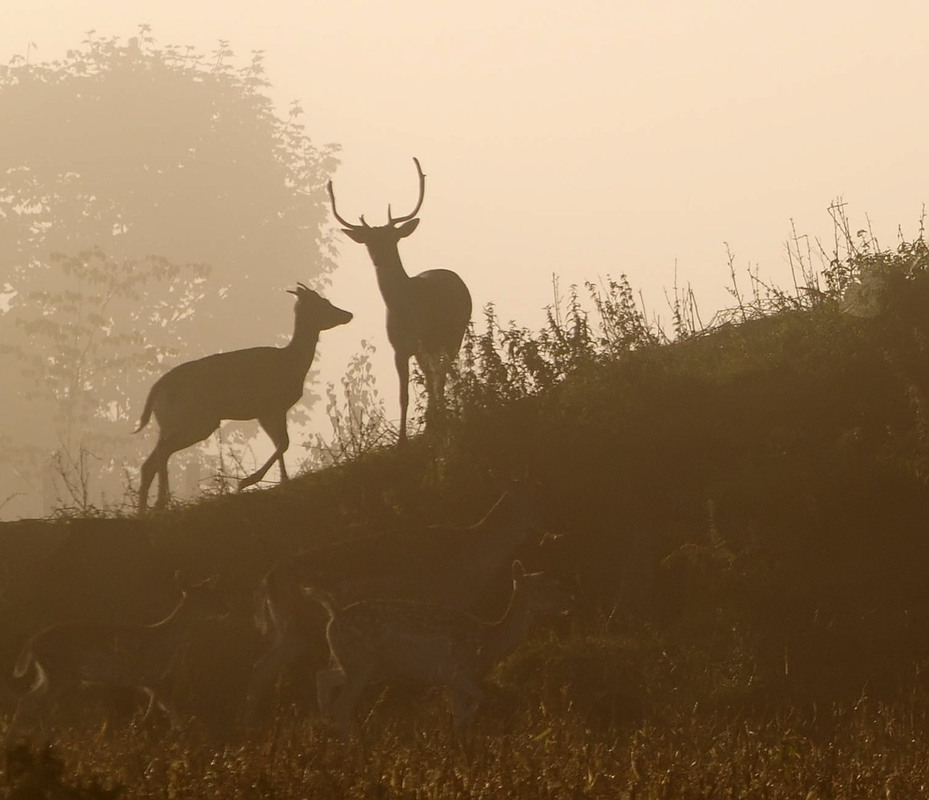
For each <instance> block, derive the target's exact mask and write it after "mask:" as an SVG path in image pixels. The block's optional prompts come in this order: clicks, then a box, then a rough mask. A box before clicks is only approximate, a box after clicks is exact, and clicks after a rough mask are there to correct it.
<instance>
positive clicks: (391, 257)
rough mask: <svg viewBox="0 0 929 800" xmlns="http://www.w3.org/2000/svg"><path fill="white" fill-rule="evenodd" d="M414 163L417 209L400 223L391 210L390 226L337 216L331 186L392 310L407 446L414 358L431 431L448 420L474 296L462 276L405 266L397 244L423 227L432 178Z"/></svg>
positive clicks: (390, 333) (392, 338)
mask: <svg viewBox="0 0 929 800" xmlns="http://www.w3.org/2000/svg"><path fill="white" fill-rule="evenodd" d="M413 161H414V162H415V163H416V171H417V172H418V173H419V200H418V202H417V203H416V208H414V209H413V211H412V212H411V213H410V214H406V215H404V216H402V217H397V218H394V217H393V216H392V214H391V211H390V206H388V207H387V224H386V225H374V226H372V225H369V224H368V223H367V222H365V218H364V215H362V216H361V218H360V219H361V224H360V225H356V224H353V223H351V222H348V221H346V220H345V219H343V218H342V217H341V216H340V215H339V212H338V211H336V207H335V194H334V193H333V191H332V181H329V199H330V201H331V203H332V214H333V216H334V217H335V218H336V219H337V220H338V221H339V223H340V224H342V225H343V226H344V228H343V233H345V234H346V236H348V237H349V238H350V239H352V241H355V242H358V243H359V244H363V245H364V246H365V247H367V248H368V255H369V256H370V257H371V261H372V262H373V263H374V271H375V273H376V274H377V285H378V288H379V289H380V290H381V296H382V297H383V298H384V303H385V305H386V306H387V338H388V340H389V341H390V344H391V346H392V347H393V349H394V364H395V365H396V368H397V375H398V377H399V379H400V441H401V442H403V441H405V440H406V417H407V407H408V405H409V399H410V395H409V391H410V389H409V383H410V357H411V356H415V357H416V363H417V364H419V368H420V369H421V370H422V371H423V376H424V377H425V379H426V425H427V428H428V427H430V426H431V425H433V424H436V423H440V422H441V420H442V418H443V417H444V413H445V380H446V377H447V374H448V370H449V368H450V367H451V365H452V362H454V360H455V358H456V357H457V356H458V350H459V349H460V348H461V340H462V338H463V337H464V333H465V330H466V329H467V327H468V323H469V322H470V320H471V294H470V292H468V287H467V286H465V284H464V281H462V280H461V278H460V277H458V275H457V274H456V273H454V272H452V271H451V270H447V269H430V270H426V271H425V272H420V273H419V274H418V275H413V276H410V275H407V273H406V270H405V269H404V268H403V263H402V262H401V261H400V254H399V252H398V251H397V244H398V243H399V241H400V240H401V239H403V238H404V237H406V236H409V235H410V234H411V233H413V231H415V230H416V226H417V225H419V220H418V219H415V217H416V214H417V213H418V212H419V209H420V206H422V204H423V197H424V196H425V191H426V176H425V175H424V174H423V171H422V168H421V167H420V165H419V160H418V159H416V158H414V159H413Z"/></svg>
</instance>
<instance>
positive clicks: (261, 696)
mask: <svg viewBox="0 0 929 800" xmlns="http://www.w3.org/2000/svg"><path fill="white" fill-rule="evenodd" d="M306 645H307V643H306V640H305V639H304V638H303V637H302V636H295V635H293V634H285V635H284V636H282V637H281V638H280V639H279V640H278V641H277V642H275V644H274V646H273V647H272V648H271V649H270V650H269V651H268V652H267V653H265V655H263V656H262V657H261V658H259V659H258V661H256V662H255V666H254V667H252V677H251V680H250V681H249V686H248V695H247V697H246V700H245V724H246V725H252V724H254V723H255V721H256V720H257V718H258V712H259V710H260V709H261V707H262V706H263V705H264V704H265V701H266V699H267V697H268V695H269V694H270V693H271V691H272V690H273V689H274V686H275V684H276V683H277V681H278V680H279V679H280V677H281V675H282V674H283V672H284V670H285V669H286V668H287V667H289V666H290V665H291V664H293V663H294V662H295V661H296V660H297V659H299V658H300V657H301V656H302V655H303V654H304V653H305V652H306V649H307V646H306Z"/></svg>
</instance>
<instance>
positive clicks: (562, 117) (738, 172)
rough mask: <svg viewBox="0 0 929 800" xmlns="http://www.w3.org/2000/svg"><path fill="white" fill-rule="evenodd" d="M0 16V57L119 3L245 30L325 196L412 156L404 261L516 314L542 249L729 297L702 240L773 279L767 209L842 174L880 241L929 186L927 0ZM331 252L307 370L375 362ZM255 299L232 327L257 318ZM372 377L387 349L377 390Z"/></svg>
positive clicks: (911, 229) (367, 199) (373, 307)
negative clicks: (328, 309) (329, 321)
mask: <svg viewBox="0 0 929 800" xmlns="http://www.w3.org/2000/svg"><path fill="white" fill-rule="evenodd" d="M0 19H2V22H3V24H2V25H0V59H3V60H8V59H9V58H10V57H11V56H13V55H15V54H23V53H25V51H26V48H27V46H28V45H29V44H30V43H34V44H35V49H33V50H32V53H31V56H30V57H31V58H32V59H33V60H48V59H53V58H56V57H59V56H60V55H62V54H63V52H64V50H65V49H66V48H68V47H72V46H75V45H77V44H78V43H79V42H80V41H81V39H82V38H83V33H84V31H86V30H88V29H91V28H93V29H96V31H97V32H98V34H99V35H105V36H109V35H117V36H121V37H129V36H132V35H134V33H135V31H136V28H137V26H138V24H139V23H148V24H150V25H151V26H152V29H153V30H152V33H153V35H154V36H155V38H156V40H157V44H159V45H166V44H177V45H185V44H193V45H196V46H197V47H198V48H201V49H204V50H208V49H210V48H211V47H212V46H213V45H214V44H215V43H216V42H217V40H219V39H225V40H228V41H229V42H230V46H231V47H232V49H233V50H234V51H235V52H236V54H237V55H238V56H239V57H240V59H241V63H244V62H245V61H246V60H247V58H248V55H249V52H250V51H251V50H263V51H265V53H266V67H267V76H268V78H269V79H270V80H271V82H272V83H273V89H272V93H273V97H274V98H275V100H276V101H278V102H279V103H280V105H281V109H282V110H283V109H285V108H286V105H287V104H288V103H289V102H290V101H291V100H294V99H299V100H301V101H302V103H303V106H304V108H305V110H306V117H305V121H306V124H307V127H308V131H309V133H310V135H311V136H312V138H313V139H314V140H315V141H317V142H318V143H325V142H337V143H339V144H341V145H342V148H343V149H342V153H341V158H342V166H341V167H340V169H339V170H338V172H337V173H336V175H335V183H336V191H337V196H338V200H339V210H340V212H341V213H342V215H343V216H346V217H349V218H357V215H358V214H360V213H365V215H366V218H367V219H368V220H369V221H371V222H374V223H379V222H382V221H383V219H384V215H385V213H386V207H387V203H388V202H391V203H393V207H394V209H395V210H397V211H401V210H403V209H404V208H406V206H407V205H408V204H412V203H413V202H414V201H415V195H416V188H417V184H416V174H415V170H414V167H413V163H412V160H411V157H412V156H413V155H416V156H418V157H419V158H420V160H421V161H422V164H423V168H424V171H425V172H426V174H427V176H428V178H427V189H426V199H425V203H424V206H423V209H422V212H421V219H422V224H421V225H420V227H419V229H418V230H417V232H416V233H415V235H414V236H412V237H411V238H409V239H407V240H405V241H404V242H403V243H402V244H401V248H402V249H401V254H402V256H403V258H404V263H405V264H406V266H407V268H408V270H409V271H410V272H418V271H420V270H422V269H426V268H429V267H438V266H443V267H448V268H451V269H454V270H456V271H457V272H459V273H460V274H461V275H462V277H463V278H464V279H465V281H466V282H467V283H468V284H469V285H470V287H471V290H472V294H473V295H474V299H475V307H476V309H480V308H481V307H482V306H483V305H484V303H486V302H487V301H490V300H493V301H495V302H496V303H497V305H498V308H499V310H500V313H501V315H502V316H503V317H504V318H505V319H509V318H515V319H516V321H517V322H519V323H520V324H525V325H528V326H530V327H537V326H538V325H539V324H541V321H542V315H541V309H542V308H543V307H544V306H545V305H546V304H547V303H549V302H550V301H551V297H552V286H551V275H552V273H556V274H557V275H559V276H560V280H561V283H562V285H563V286H567V285H569V284H571V283H575V282H577V283H580V282H583V281H584V280H588V279H590V280H595V279H596V278H597V277H598V276H600V275H606V274H612V275H614V276H616V275H619V274H620V273H623V272H625V273H627V274H628V275H629V277H630V279H631V281H632V283H633V285H634V286H635V287H636V288H641V289H642V290H643V292H644V294H645V298H646V301H647V302H648V304H649V306H650V308H651V309H652V310H653V311H657V312H658V313H659V314H660V315H661V316H662V317H663V319H664V320H667V319H668V313H667V307H666V305H665V302H664V291H665V289H670V287H671V285H672V283H673V280H674V271H675V265H676V266H677V272H678V276H679V281H680V282H682V283H684V282H690V283H691V284H692V285H693V287H694V289H695V291H696V294H697V298H698V301H699V303H700V307H701V311H702V312H703V316H704V318H705V319H708V318H709V317H710V316H712V311H713V310H715V309H716V308H718V307H719V306H721V305H724V304H725V303H726V301H727V296H726V293H725V287H726V285H727V284H728V280H729V276H728V267H727V264H726V255H725V248H724V242H728V243H729V245H730V247H731V249H732V251H733V252H734V253H735V257H736V264H737V266H738V267H739V268H740V269H742V270H744V269H745V268H746V267H748V266H749V264H751V265H752V266H754V265H758V267H759V269H760V272H761V275H762V276H763V277H766V278H770V279H772V280H774V281H775V282H778V283H781V284H783V285H785V286H786V285H787V284H788V283H789V273H788V271H787V268H786V258H785V255H784V242H785V240H786V238H787V236H788V234H789V230H790V220H791V219H793V220H794V221H795V223H796V226H797V229H798V231H799V232H800V233H806V234H811V235H815V236H821V237H824V238H825V239H826V240H829V239H831V223H830V220H829V217H828V214H827V213H826V207H827V206H828V205H829V203H830V201H831V200H832V199H833V198H835V197H837V196H842V197H843V198H844V199H845V201H847V203H848V204H849V211H850V214H851V216H852V219H853V222H855V223H856V224H858V223H860V224H864V223H865V214H868V215H869V216H870V219H871V222H872V224H873V227H874V229H875V232H876V233H877V234H878V236H879V237H880V238H881V240H882V243H883V244H886V245H890V244H893V242H894V237H895V235H896V229H897V226H898V225H902V227H903V230H904V233H905V234H906V235H907V236H912V235H913V234H914V233H915V232H916V230H917V221H918V218H919V214H920V211H921V208H922V204H923V203H924V202H925V201H926V200H927V198H929V181H927V178H929V175H927V171H929V170H927V159H926V155H927V152H926V151H927V142H929V131H927V124H926V123H927V118H926V112H925V107H926V101H927V88H929V69H927V67H929V5H927V4H926V3H925V2H884V3H877V2H873V0H872V1H871V2H860V1H859V0H843V1H842V2H832V1H830V2H818V3H817V2H810V0H802V2H800V1H798V0H786V1H782V2H779V3H771V2H764V3H761V2H752V1H751V0H704V2H701V3H693V2H673V3H667V2H664V3H663V2H652V3H644V2H639V3H630V2H623V1H622V0H572V2H564V1H563V0H562V2H553V0H533V2H531V3H530V2H528V0H524V2H518V3H517V2H506V0H470V1H469V2H467V3H460V2H458V3H454V4H452V3H446V2H440V1H438V0H404V2H399V3H388V2H384V1H383V0H345V1H343V2H332V1H331V0H330V2H318V1H317V0H302V1H301V2H290V1H289V0H264V1H263V2H261V3H238V4H235V3H233V4H230V3H229V2H222V3H220V2H214V1H213V0H193V1H191V0H183V2H181V1H180V0H158V2H154V1H153V2H138V1H137V0H122V1H121V2H119V3H115V2H113V0H79V2H74V0H3V13H2V17H0ZM341 253H342V254H341V258H340V263H341V266H340V269H339V271H338V273H337V274H336V275H335V276H334V281H333V285H332V287H331V288H330V289H329V290H328V294H329V295H330V296H331V298H332V299H333V301H334V302H336V303H337V304H339V305H342V306H343V307H345V308H348V309H350V310H352V311H354V312H355V315H356V316H355V321H354V322H353V323H352V326H351V328H352V330H351V333H350V334H348V333H346V334H345V335H343V336H340V337H339V338H340V339H342V341H343V342H344V344H345V346H346V348H347V349H346V351H345V352H344V353H342V352H338V353H337V352H335V350H334V349H333V348H335V349H336V350H338V349H340V348H341V346H342V345H341V344H340V345H338V346H336V345H333V346H332V347H330V348H328V349H327V347H326V340H325V339H324V340H323V342H322V344H321V348H320V354H321V356H322V357H323V359H324V360H325V361H326V363H324V364H323V366H324V373H323V374H324V376H325V377H326V379H329V380H332V379H334V378H337V377H338V375H339V374H341V371H342V369H343V368H344V363H345V358H346V357H347V352H348V348H349V347H350V346H353V345H356V344H357V342H358V341H359V340H360V339H361V338H363V337H367V338H370V339H372V340H373V341H374V342H375V343H376V344H377V345H378V347H379V351H380V353H379V356H380V357H381V358H382V359H384V362H383V363H385V364H386V363H389V346H388V345H387V342H386V338H385V335H384V329H383V306H382V303H381V300H380V297H379V295H378V294H377V288H376V285H375V282H374V275H373V269H372V267H371V265H370V263H369V262H368V259H367V255H366V253H365V251H364V248H362V247H360V246H359V245H356V244H354V243H352V242H350V241H348V240H345V241H344V244H343V246H342V251H341ZM301 278H302V276H299V275H295V276H294V280H299V279H301ZM283 307H284V308H289V302H288V303H287V304H285V305H284V306H283ZM287 313H288V320H287V323H286V325H284V328H285V329H289V325H290V322H289V312H287ZM266 322H267V324H265V323H266ZM261 323H262V324H261V326H260V329H258V328H256V344H258V343H265V342H267V341H268V340H269V339H271V338H272V335H273V333H274V332H275V331H276V330H278V327H279V326H277V325H275V323H274V322H273V321H264V320H263V321H261ZM256 324H257V323H256ZM345 330H346V332H347V331H348V329H345ZM332 338H333V339H334V338H336V337H332ZM199 355H203V354H202V353H199V352H197V353H191V357H193V356H199ZM394 381H395V379H394V376H393V374H392V369H391V368H387V370H386V372H385V373H384V375H383V377H382V379H381V383H380V386H381V390H382V393H383V394H385V395H386V396H387V397H388V398H389V400H390V401H391V403H393V400H394V394H395V382H394ZM394 405H395V404H394Z"/></svg>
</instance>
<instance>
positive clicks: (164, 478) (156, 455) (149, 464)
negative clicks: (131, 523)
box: [139, 439, 171, 514]
mask: <svg viewBox="0 0 929 800" xmlns="http://www.w3.org/2000/svg"><path fill="white" fill-rule="evenodd" d="M170 455H171V453H169V452H165V447H164V443H163V440H161V439H159V440H158V443H157V444H156V445H155V449H154V450H152V452H151V455H150V456H149V457H148V458H146V459H145V463H144V464H142V469H141V472H140V476H141V477H140V480H139V513H140V514H144V513H145V511H147V510H148V493H149V490H150V489H151V486H152V481H153V480H155V475H156V474H157V475H158V500H157V503H158V504H159V505H161V504H162V502H163V500H162V497H163V495H167V485H168V457H169V456H170Z"/></svg>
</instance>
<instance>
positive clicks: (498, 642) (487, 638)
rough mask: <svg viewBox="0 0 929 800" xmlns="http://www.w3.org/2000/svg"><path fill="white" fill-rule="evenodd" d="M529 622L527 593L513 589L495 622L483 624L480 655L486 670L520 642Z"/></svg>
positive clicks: (526, 633) (526, 631)
mask: <svg viewBox="0 0 929 800" xmlns="http://www.w3.org/2000/svg"><path fill="white" fill-rule="evenodd" d="M531 622H532V613H531V609H530V605H529V597H528V594H527V593H526V592H525V591H520V590H519V589H515V590H514V591H513V596H512V597H511V598H510V605H509V607H508V608H507V610H506V613H505V614H504V615H503V616H502V617H501V618H500V619H499V620H498V621H497V622H491V623H485V625H484V631H483V634H484V635H483V642H484V646H483V648H482V655H483V661H484V668H485V669H486V670H489V669H490V668H491V667H492V666H493V665H494V664H496V663H497V662H499V661H501V660H503V659H504V658H506V657H507V656H508V655H509V654H510V653H512V652H513V651H514V650H515V649H516V648H517V647H519V645H520V644H522V642H523V640H525V638H526V636H527V635H528V633H529V624H530V623H531Z"/></svg>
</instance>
